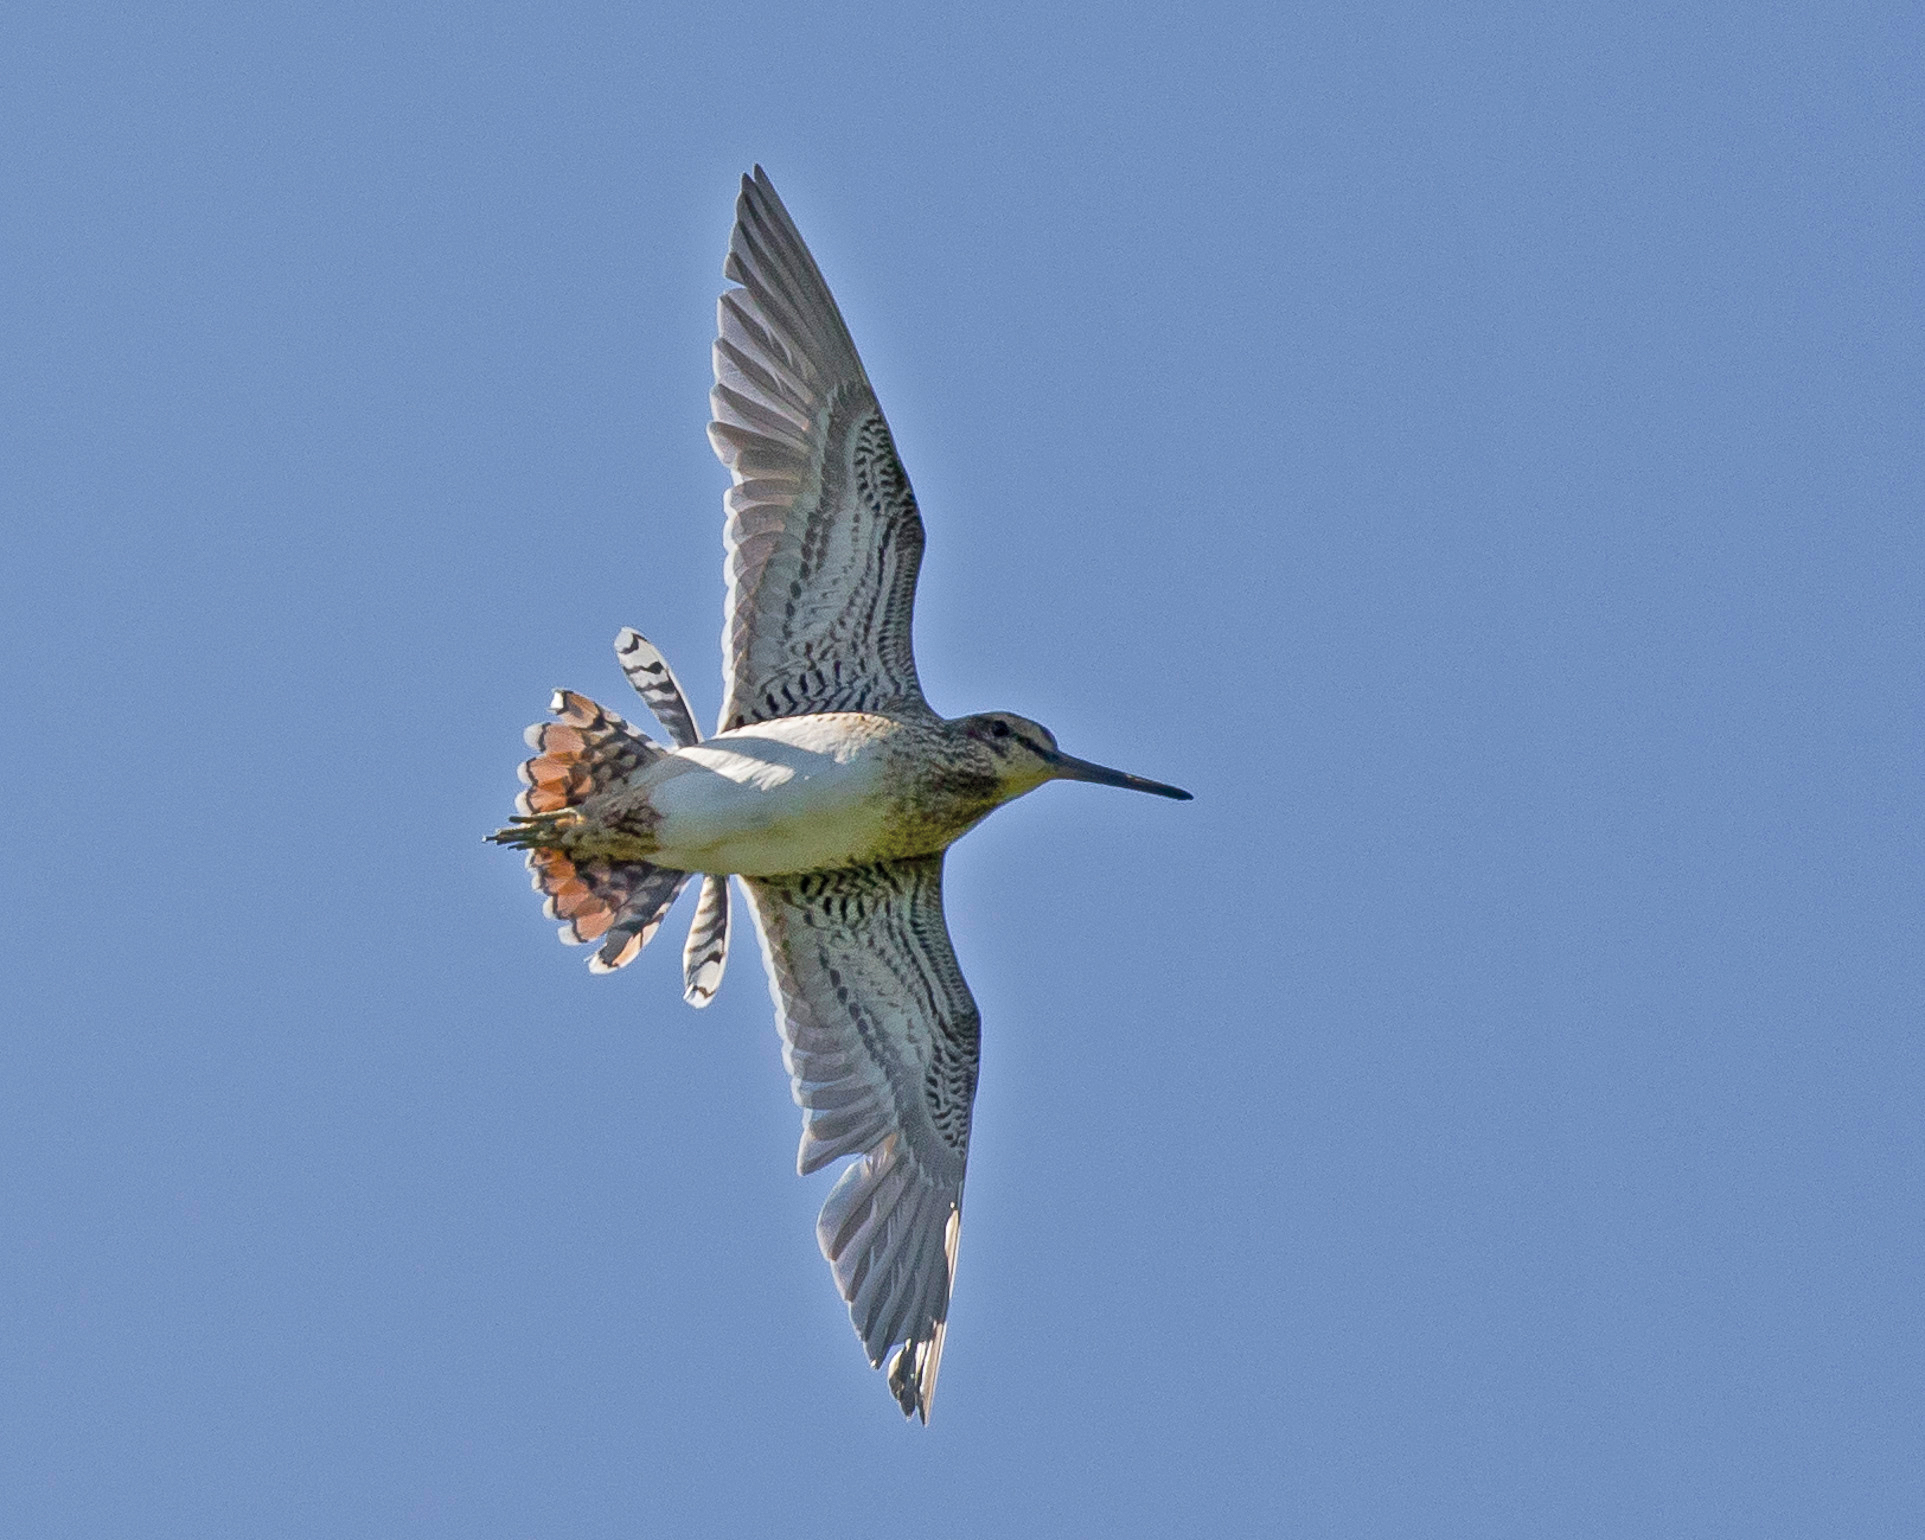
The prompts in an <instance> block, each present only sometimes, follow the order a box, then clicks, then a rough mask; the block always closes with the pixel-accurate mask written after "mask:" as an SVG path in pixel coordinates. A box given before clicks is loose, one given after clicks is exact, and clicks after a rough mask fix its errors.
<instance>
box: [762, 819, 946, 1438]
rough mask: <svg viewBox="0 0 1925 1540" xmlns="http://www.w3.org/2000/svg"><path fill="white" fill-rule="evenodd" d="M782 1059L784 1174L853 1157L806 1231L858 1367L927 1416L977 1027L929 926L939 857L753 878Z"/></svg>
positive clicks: (936, 909) (938, 887) (938, 928)
mask: <svg viewBox="0 0 1925 1540" xmlns="http://www.w3.org/2000/svg"><path fill="white" fill-rule="evenodd" d="M746 886H747V889H748V892H749V895H750V898H751V900H752V908H753V910H754V913H755V916H756V921H757V927H758V929H759V931H760V933H761V938H762V951H763V958H764V961H765V962H766V963H767V965H768V970H769V980H770V992H771V993H772V995H773V996H774V998H775V1002H776V1019H777V1024H778V1026H779V1028H780V1030H781V1033H782V1040H783V1060H784V1062H785V1064H786V1065H787V1067H788V1069H789V1074H790V1077H791V1086H792V1090H793V1092H794V1095H795V1099H796V1102H797V1103H798V1104H799V1105H800V1106H801V1107H802V1109H803V1134H802V1141H801V1145H800V1147H799V1149H798V1151H797V1165H798V1167H799V1168H800V1169H801V1170H803V1171H805V1172H806V1171H812V1170H816V1169H819V1168H820V1167H821V1166H823V1165H824V1164H826V1163H828V1162H829V1161H832V1160H834V1159H836V1158H838V1157H839V1156H845V1155H855V1156H856V1157H857V1158H856V1159H855V1161H854V1162H853V1163H852V1164H850V1165H849V1166H848V1168H847V1169H846V1170H844V1171H843V1173H842V1175H841V1176H840V1177H839V1178H838V1179H837V1181H836V1184H835V1186H834V1188H833V1189H832V1190H831V1191H830V1193H829V1197H828V1200H827V1201H826V1202H825V1203H824V1204H823V1206H822V1213H821V1215H820V1217H819V1218H818V1220H817V1223H816V1236H817V1239H818V1240H819V1241H820V1243H821V1246H822V1252H823V1255H824V1256H825V1257H826V1258H827V1259H828V1261H829V1264H830V1269H831V1271H832V1272H833V1273H834V1275H835V1280H836V1286H837V1288H838V1289H839V1290H840V1291H841V1294H842V1297H843V1299H844V1300H845V1301H847V1303H848V1305H849V1318H850V1321H851V1322H852V1324H853V1325H854V1326H855V1329H856V1334H857V1336H858V1337H860V1338H861V1340H862V1345H863V1350H864V1351H865V1352H866V1353H867V1354H868V1355H869V1360H870V1362H871V1363H874V1364H877V1365H880V1364H882V1363H883V1361H884V1359H885V1358H888V1357H889V1356H890V1349H891V1348H893V1347H896V1346H897V1345H899V1344H900V1345H901V1346H902V1347H903V1349H904V1352H906V1353H907V1357H904V1356H903V1354H902V1353H898V1354H897V1355H896V1356H895V1358H894V1359H892V1360H891V1361H892V1364H894V1363H897V1362H900V1363H902V1364H907V1365H909V1366H910V1367H909V1369H908V1370H906V1371H905V1373H906V1374H907V1375H908V1378H907V1379H905V1380H904V1381H903V1384H902V1385H901V1386H898V1385H896V1384H895V1382H894V1381H893V1380H892V1389H895V1390H896V1391H897V1395H898V1399H899V1400H901V1399H902V1397H903V1396H904V1395H907V1396H908V1399H907V1400H904V1401H903V1406H904V1410H905V1411H909V1412H912V1413H915V1414H918V1415H920V1416H922V1417H923V1418H924V1419H925V1420H926V1419H927V1417H928V1413H929V1399H930V1397H931V1396H933V1394H934V1390H935V1376H936V1371H937V1369H938V1367H939V1366H940V1361H941V1340H942V1327H943V1324H944V1322H945V1321H946V1320H947V1318H948V1312H949V1294H950V1289H951V1287H952V1285H953V1283H954V1255H955V1233H956V1226H957V1224H958V1222H959V1219H960V1215H961V1210H962V1189H963V1178H964V1174H965V1169H966V1166H967V1160H968V1144H969V1112H970V1104H971V1103H972V1102H973V1100H974V1098H975V1090H976V1063H977V1057H978V1048H979V1042H980V1018H979V1016H978V1014H977V1011H976V1006H975V1002H974V1001H973V1000H972V999H971V998H970V995H969V989H968V986H967V985H966V984H964V982H963V978H962V973H961V970H960V969H958V968H957V966H956V959H955V953H954V951H953V950H952V949H951V947H950V944H949V933H948V929H947V927H946V926H945V925H944V924H943V919H942V858H941V857H940V856H931V857H925V858H922V859H918V860H911V861H890V862H883V863H880V864H878V865H872V866H862V867H853V868H849V869H847V870H843V871H828V872H811V873H806V874H803V875H800V876H796V877H785V878H757V879H753V880H750V881H749V882H748V883H747V884H746Z"/></svg>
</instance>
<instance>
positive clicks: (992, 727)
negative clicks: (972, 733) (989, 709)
mask: <svg viewBox="0 0 1925 1540" xmlns="http://www.w3.org/2000/svg"><path fill="white" fill-rule="evenodd" d="M989 731H990V734H991V735H992V736H993V737H997V738H1007V737H1008V736H1009V724H1008V723H1007V722H991V723H990V724H989Z"/></svg>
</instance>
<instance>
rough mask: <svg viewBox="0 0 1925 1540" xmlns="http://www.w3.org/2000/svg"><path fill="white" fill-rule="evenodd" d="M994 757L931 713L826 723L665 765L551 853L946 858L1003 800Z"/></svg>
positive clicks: (785, 722)
mask: <svg viewBox="0 0 1925 1540" xmlns="http://www.w3.org/2000/svg"><path fill="white" fill-rule="evenodd" d="M997 770H998V766H997V763H996V760H995V757H994V755H993V754H992V753H991V751H990V750H989V749H988V747H987V746H986V745H984V744H981V743H979V742H977V741H976V740H974V739H972V738H971V737H970V736H969V734H968V732H967V731H966V730H958V729H956V728H953V727H952V726H951V724H949V723H947V722H945V721H943V720H942V719H941V718H940V717H936V716H934V715H928V716H915V715H908V714H902V715H896V716H883V715H880V714H878V713H875V712H862V711H837V712H818V713H814V714H811V715H809V716H801V717H779V718H776V719H775V720H773V721H768V722H757V723H755V724H753V725H752V726H748V727H737V728H732V729H730V730H729V731H728V732H725V733H718V734H717V735H716V736H715V737H713V738H709V739H706V740H704V741H703V742H701V743H695V744H690V745H688V746H686V747H684V748H678V749H675V750H672V751H671V752H669V753H667V754H664V755H662V756H661V757H660V758H659V759H656V760H654V761H653V762H651V763H650V764H648V765H646V766H644V767H643V768H642V769H640V770H639V771H637V772H635V773H634V775H633V776H631V777H630V778H628V779H626V780H625V781H623V782H622V783H621V784H619V785H617V786H614V787H611V788H610V789H608V790H607V791H604V792H601V793H599V794H597V795H596V796H593V797H590V798H589V799H588V800H587V801H586V802H584V803H583V804H581V805H580V806H579V807H578V808H574V809H570V810H569V812H568V813H567V814H566V815H564V816H563V817H562V818H558V819H557V820H556V824H555V826H554V828H553V835H552V840H551V841H550V842H551V843H552V845H553V847H554V848H558V849H562V850H566V851H568V852H569V853H570V854H571V855H572V854H576V853H581V854H583V855H588V856H604V857H608V858H611V859H615V860H627V861H648V862H652V863H653V864H655V865H657V866H665V867H672V868H674V869H675V870H677V871H684V872H713V873H717V874H732V875H736V876H743V877H778V876H785V875H788V874H790V873H794V872H814V871H828V870H833V869H837V868H841V867H847V866H862V865H865V864H867V863H869V862H873V861H899V860H904V859H906V858H909V857H912V856H928V855H935V854H937V853H939V852H940V851H942V850H945V849H947V848H948V847H949V846H950V845H951V844H953V843H954V842H955V841H956V840H957V839H958V838H959V837H960V836H961V835H962V834H964V833H965V832H966V831H967V830H968V829H969V828H970V827H971V826H973V825H974V824H976V823H978V822H980V821H981V820H982V819H983V818H984V817H985V816H987V815H988V814H989V813H990V812H991V811H992V810H993V809H994V808H995V807H996V806H997V804H998V803H999V802H1001V801H1003V800H1004V798H1003V796H1002V794H1001V782H1000V780H999V778H998V775H997Z"/></svg>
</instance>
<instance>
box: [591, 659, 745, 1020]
mask: <svg viewBox="0 0 1925 1540" xmlns="http://www.w3.org/2000/svg"><path fill="white" fill-rule="evenodd" d="M615 657H616V660H617V661H618V662H619V663H620V664H621V665H622V672H623V673H624V674H626V675H627V676H628V682H629V683H630V684H632V685H633V686H634V687H635V693H636V694H637V695H639V696H641V698H642V699H643V700H644V701H646V702H647V703H648V709H649V710H650V711H652V712H654V713H655V719H656V720H657V721H658V722H660V723H661V724H662V726H663V727H665V728H667V729H668V735H669V736H670V737H671V738H673V739H674V740H675V743H676V746H677V747H678V748H687V747H688V746H689V745H690V744H693V743H700V742H701V741H702V732H701V729H700V728H698V727H697V726H696V725H695V713H694V712H693V711H691V710H690V709H689V704H688V696H687V695H686V694H685V693H684V692H683V690H682V684H681V681H680V680H678V679H677V678H676V677H675V671H674V670H673V669H672V668H670V667H669V666H668V659H667V658H665V657H663V656H662V654H661V650H660V649H659V648H658V647H656V646H655V644H654V643H653V642H651V641H649V639H648V638H647V637H645V636H643V635H642V633H641V632H639V631H637V630H636V629H635V628H634V627H633V626H625V627H623V628H622V630H621V632H620V634H619V635H617V636H616V638H615ZM728 960H729V880H728V878H727V877H718V876H707V877H704V878H703V879H702V896H701V898H700V899H699V900H698V901H697V902H696V905H695V918H694V920H693V921H692V922H691V923H690V925H689V928H688V944H687V945H686V946H685V947H684V948H683V949H682V998H683V999H684V1000H686V1001H688V1003H689V1004H690V1005H692V1006H694V1007H695V1008H696V1009H697V1010H700V1009H701V1008H702V1007H703V1006H705V1005H707V1004H708V1003H709V1001H711V1000H713V999H714V998H715V991H716V990H718V989H719V988H721V987H722V970H723V969H724V968H725V967H727V966H728Z"/></svg>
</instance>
